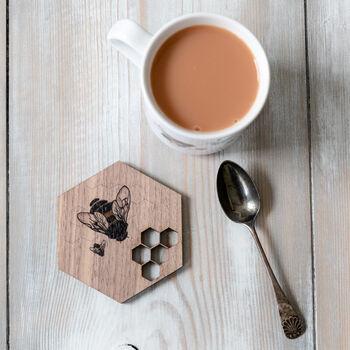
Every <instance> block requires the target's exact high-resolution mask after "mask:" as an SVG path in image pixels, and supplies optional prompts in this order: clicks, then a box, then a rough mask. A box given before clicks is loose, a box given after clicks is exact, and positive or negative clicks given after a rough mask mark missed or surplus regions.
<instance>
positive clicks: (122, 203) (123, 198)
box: [77, 186, 131, 256]
mask: <svg viewBox="0 0 350 350" xmlns="http://www.w3.org/2000/svg"><path fill="white" fill-rule="evenodd" d="M130 204H131V195H130V190H129V188H128V187H127V186H123V187H122V188H121V189H120V190H119V192H118V193H117V196H116V198H115V200H113V201H112V202H108V201H106V200H104V199H99V198H95V199H93V200H92V201H91V202H90V212H80V213H78V214H77V218H78V220H79V221H80V222H81V223H82V224H84V225H86V226H87V227H89V228H90V229H91V230H93V231H95V232H99V233H102V234H104V235H107V236H108V238H110V239H116V240H117V241H119V242H121V241H123V240H124V239H125V238H126V237H127V236H128V232H127V228H128V223H127V219H128V213H129V210H130ZM95 245H96V247H95ZM97 245H98V244H97V243H95V244H94V246H93V247H91V248H90V250H91V251H92V252H94V253H96V254H99V253H101V252H102V253H103V254H102V255H101V254H99V255H100V256H103V255H104V248H105V245H106V242H105V243H104V244H103V242H102V244H101V245H100V246H102V251H101V250H99V249H101V247H98V246H97ZM98 252H99V253H98Z"/></svg>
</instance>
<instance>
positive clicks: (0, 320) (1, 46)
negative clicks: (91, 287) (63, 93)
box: [0, 1, 7, 349]
mask: <svg viewBox="0 0 350 350" xmlns="http://www.w3.org/2000/svg"><path fill="white" fill-rule="evenodd" d="M6 139H7V137H6V1H2V2H1V4H0V164H1V167H0V215H1V218H2V219H1V220H0V348H1V349H5V348H6V333H7V331H6V330H7V320H6V318H7V316H6V313H7V301H6V291H7V280H6V255H7V252H6V249H7V247H6V245H7V244H6V241H7V239H6V195H7V194H6V192H7V189H6V172H7V168H6Z"/></svg>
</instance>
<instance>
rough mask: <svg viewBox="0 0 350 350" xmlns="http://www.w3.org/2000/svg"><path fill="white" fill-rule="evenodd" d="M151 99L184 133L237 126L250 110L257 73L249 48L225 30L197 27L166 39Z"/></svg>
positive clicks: (155, 69)
mask: <svg viewBox="0 0 350 350" xmlns="http://www.w3.org/2000/svg"><path fill="white" fill-rule="evenodd" d="M151 86H152V92H153V95H154V98H155V100H156V102H157V104H158V106H159V108H160V109H161V110H162V111H163V113H164V114H165V115H166V116H167V117H168V118H169V119H171V120H172V121H173V122H175V123H176V124H178V125H180V126H182V127H183V128H186V129H188V130H195V131H198V132H212V131H218V130H222V129H226V128H228V127H230V126H232V125H233V124H235V123H237V122H238V121H239V120H241V119H242V118H243V117H244V116H245V115H246V114H247V112H248V111H249V109H250V108H251V106H252V105H253V103H254V101H255V98H256V95H257V91H258V87H259V73H258V69H257V66H256V64H255V58H254V55H253V53H252V52H251V50H250V49H249V47H248V46H247V45H246V44H245V43H244V42H243V41H242V40H241V39H240V38H239V37H238V36H236V35H235V34H233V33H232V32H230V31H229V30H226V29H223V28H220V27H216V26H211V25H195V26H190V27H187V28H185V29H182V30H180V31H178V32H176V33H175V34H173V35H172V36H171V37H169V38H168V39H167V40H166V41H165V42H164V43H163V45H162V46H161V47H160V48H159V50H158V52H157V53H156V55H155V58H154V60H153V63H152V68H151Z"/></svg>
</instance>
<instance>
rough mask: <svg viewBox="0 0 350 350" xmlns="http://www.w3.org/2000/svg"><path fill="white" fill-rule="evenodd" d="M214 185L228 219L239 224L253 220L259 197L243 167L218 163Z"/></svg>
mask: <svg viewBox="0 0 350 350" xmlns="http://www.w3.org/2000/svg"><path fill="white" fill-rule="evenodd" d="M216 185H217V192H218V197H219V201H220V204H221V207H222V209H223V211H224V212H225V214H226V215H227V216H228V217H229V219H231V220H232V221H234V222H236V223H239V224H246V223H248V222H252V221H254V220H255V218H256V216H257V215H258V213H259V210H260V197H259V193H258V190H257V188H256V186H255V184H254V182H253V181H252V179H251V178H250V176H249V175H248V174H247V173H246V171H245V170H244V169H243V168H241V167H240V166H239V165H238V164H235V163H233V162H230V161H228V160H226V161H224V162H223V163H222V164H221V165H220V168H219V171H218V176H217V183H216Z"/></svg>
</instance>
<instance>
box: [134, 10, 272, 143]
mask: <svg viewBox="0 0 350 350" xmlns="http://www.w3.org/2000/svg"><path fill="white" fill-rule="evenodd" d="M205 17H207V18H208V17H210V18H211V19H214V20H217V21H218V23H217V24H213V25H214V26H217V27H221V28H224V29H226V30H230V29H228V28H227V27H226V26H225V25H224V24H223V25H222V26H220V22H224V21H230V22H233V23H234V25H235V26H236V27H238V28H239V29H240V30H241V31H242V32H243V33H244V35H245V36H248V37H250V40H251V41H253V42H254V44H255V45H256V46H257V48H258V49H257V50H259V51H260V54H261V55H260V56H259V58H257V54H256V51H257V50H255V51H253V50H252V48H251V47H250V46H248V47H249V49H250V50H251V51H252V53H253V55H254V58H255V60H256V64H257V66H258V68H260V67H261V66H263V65H264V66H265V70H266V77H265V79H264V80H265V83H264V85H262V84H261V82H259V87H258V92H257V96H256V98H255V100H254V102H253V104H252V105H251V107H250V108H249V110H248V111H247V113H246V114H245V115H244V116H243V117H242V118H241V119H240V120H239V121H238V122H237V123H235V124H233V125H231V126H230V127H228V128H225V129H220V130H215V131H209V132H201V131H192V130H189V129H186V128H184V127H182V126H180V125H178V124H176V123H175V122H173V121H172V120H171V119H170V118H169V117H168V116H167V115H166V114H165V113H164V112H163V111H162V110H161V109H160V107H159V106H158V104H157V102H156V100H155V98H154V96H153V93H152V90H151V86H150V87H147V86H146V81H147V79H150V77H148V76H147V75H148V71H146V62H147V60H148V59H149V56H150V53H151V52H152V50H151V48H152V46H153V45H154V43H155V42H156V41H157V40H158V38H159V36H160V35H161V34H162V33H163V32H165V31H166V30H167V29H169V28H170V27H172V26H173V25H175V24H177V23H179V22H182V21H184V20H187V19H192V18H205ZM190 26H191V24H190V25H187V26H185V27H184V28H187V27H190ZM182 29H183V28H182ZM179 30H181V29H179ZM230 31H231V32H232V33H234V34H235V35H237V34H236V33H235V32H234V31H233V30H230ZM173 34H174V33H171V34H169V35H167V36H166V37H165V38H164V40H162V42H161V44H160V46H161V45H162V44H163V43H164V42H165V41H166V40H167V39H168V38H169V37H170V36H171V35H173ZM237 36H238V35H237ZM239 38H240V39H241V40H242V41H243V42H244V43H245V44H246V45H248V43H247V40H246V39H245V38H242V37H241V36H239ZM160 46H159V47H160ZM159 47H158V48H157V50H158V49H159ZM157 50H156V52H157ZM153 59H154V57H153V58H152V62H153ZM152 62H151V64H152ZM141 73H142V74H141V76H142V78H141V87H142V91H143V96H144V97H145V98H146V101H147V102H148V105H149V106H150V107H151V109H152V112H153V114H154V115H155V116H156V119H157V120H158V122H159V123H160V124H163V125H164V126H165V127H168V128H170V129H171V130H172V131H173V132H175V133H177V134H180V135H182V136H183V137H186V138H191V139H195V140H209V139H217V138H224V137H228V136H232V135H234V134H236V133H238V132H239V131H241V130H243V129H245V128H246V127H248V126H249V125H250V124H251V123H252V122H253V121H254V120H255V119H256V118H257V117H258V115H259V114H260V112H261V110H262V108H263V107H264V105H265V102H266V100H267V96H268V93H269V89H270V80H271V79H270V66H269V62H268V59H267V56H266V52H265V50H264V49H263V47H262V45H261V44H260V42H259V40H258V39H257V38H256V37H255V35H254V34H253V33H252V32H251V31H250V30H249V29H247V28H246V27H245V26H244V25H243V24H241V23H239V22H237V21H236V20H234V19H232V18H230V17H226V16H222V15H218V14H212V13H206V12H197V13H192V14H187V15H183V16H179V17H176V18H174V19H172V20H171V21H169V22H167V23H166V24H164V25H163V26H162V27H161V28H160V29H159V30H158V31H157V32H156V33H155V34H153V35H152V37H151V39H150V41H149V43H148V46H147V49H146V54H145V55H144V57H143V60H142V66H141ZM263 87H264V89H263V90H262V94H261V97H260V99H259V100H258V93H259V90H261V89H262V88H263ZM253 107H255V109H256V111H255V113H254V114H251V115H250V116H249V117H248V115H249V113H250V112H251V111H252V109H253Z"/></svg>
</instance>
